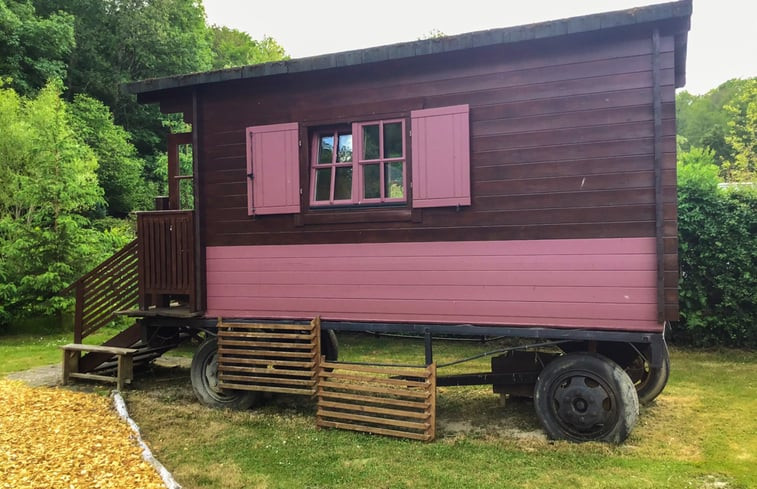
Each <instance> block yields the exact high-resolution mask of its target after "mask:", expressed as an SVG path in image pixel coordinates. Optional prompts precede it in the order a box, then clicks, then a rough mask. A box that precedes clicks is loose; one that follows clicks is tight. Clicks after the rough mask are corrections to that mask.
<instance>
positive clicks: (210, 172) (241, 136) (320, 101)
mask: <svg viewBox="0 0 757 489" xmlns="http://www.w3.org/2000/svg"><path fill="white" fill-rule="evenodd" d="M660 67H661V73H660V74H661V85H662V86H661V88H662V90H661V95H662V117H663V124H662V130H663V133H662V143H663V184H664V196H665V197H664V203H665V204H664V217H665V222H664V236H665V252H666V255H665V289H666V290H665V302H666V318H667V319H675V318H677V304H678V297H677V282H678V272H677V256H676V253H677V238H676V236H677V229H676V191H675V182H676V174H675V162H676V161H675V160H676V157H675V134H676V129H675V108H674V102H675V87H674V43H673V37H672V36H665V35H663V37H662V39H661V54H660ZM652 86H653V79H652V39H651V33H650V32H649V31H647V32H637V33H625V34H618V35H617V36H616V37H615V38H613V37H608V35H607V34H605V35H604V37H602V38H592V37H590V36H583V37H576V38H572V39H571V38H569V37H564V38H557V39H553V40H551V41H544V42H530V43H521V44H518V45H509V46H506V47H497V48H480V49H476V50H468V51H459V52H456V53H447V54H442V55H431V56H425V57H419V58H415V59H411V60H404V61H393V62H385V63H376V64H372V65H365V66H358V67H349V68H342V69H333V70H323V71H318V72H312V73H303V74H297V75H287V76H275V77H267V78H259V79H250V80H244V81H238V82H227V83H223V84H217V85H211V86H206V87H200V88H199V89H198V92H197V97H198V98H197V100H198V112H197V117H198V120H197V125H196V127H197V128H198V130H199V135H198V137H199V175H198V177H199V178H198V182H199V185H200V187H199V194H200V197H201V201H200V203H199V205H198V210H199V212H200V218H201V222H202V230H203V235H202V240H203V241H204V244H205V245H207V246H225V245H257V244H261V245H262V244H269V245H270V244H299V243H351V242H392V241H432V240H444V241H454V240H523V239H555V238H604V237H639V236H654V235H655V205H654V198H655V188H654V147H653V143H654V124H653V89H652ZM456 104H469V105H470V107H471V138H472V141H471V150H472V155H471V177H472V179H471V180H472V189H471V191H472V205H471V206H470V207H466V208H461V209H454V208H439V209H424V210H422V211H419V210H413V211H411V210H410V209H409V208H408V207H407V206H405V207H401V208H381V209H379V208H376V209H370V210H365V209H363V210H360V209H348V210H334V209H331V210H317V211H316V210H313V211H310V210H308V205H307V197H308V195H307V194H308V189H309V184H308V183H309V182H308V179H309V172H308V169H307V162H308V160H309V158H308V156H309V155H308V148H309V144H307V137H308V130H309V129H308V128H310V127H315V126H318V125H323V124H332V123H338V122H351V121H355V120H358V121H359V120H372V119H378V118H384V117H395V116H403V117H409V114H410V111H411V110H413V109H418V108H431V107H440V106H446V105H456ZM283 122H299V123H300V126H301V138H302V139H303V144H302V149H301V155H300V158H301V163H302V171H301V180H302V181H301V187H302V188H303V194H304V195H303V200H302V202H303V212H302V213H301V214H300V215H296V216H293V215H281V216H258V217H256V218H252V217H249V216H248V215H247V207H246V202H247V200H246V199H247V197H246V167H245V165H246V162H245V158H246V149H245V128H246V127H248V126H253V125H261V124H273V123H283ZM408 125H409V124H408ZM409 144H412V139H410V142H409ZM409 153H410V151H409V149H408V156H409ZM408 169H409V161H408Z"/></svg>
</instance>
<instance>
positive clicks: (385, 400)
mask: <svg viewBox="0 0 757 489" xmlns="http://www.w3.org/2000/svg"><path fill="white" fill-rule="evenodd" d="M318 396H320V397H321V398H322V399H336V400H348V401H357V402H361V403H364V405H365V403H373V404H379V405H389V406H398V407H406V408H411V409H423V410H428V409H429V408H430V407H431V406H432V403H431V402H430V401H429V400H424V401H408V400H405V399H394V398H390V397H376V396H363V395H360V394H350V393H347V392H337V391H328V390H325V389H324V388H323V386H322V385H321V384H320V383H319V384H318ZM429 399H430V398H429Z"/></svg>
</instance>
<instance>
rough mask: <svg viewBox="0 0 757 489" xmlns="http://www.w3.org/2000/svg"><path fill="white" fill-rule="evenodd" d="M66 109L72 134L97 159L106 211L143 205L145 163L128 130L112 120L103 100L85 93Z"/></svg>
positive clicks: (122, 211)
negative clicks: (73, 133) (139, 155)
mask: <svg viewBox="0 0 757 489" xmlns="http://www.w3.org/2000/svg"><path fill="white" fill-rule="evenodd" d="M69 111H70V119H71V125H72V127H73V129H74V132H75V134H76V135H77V137H78V138H79V139H80V140H81V142H82V143H84V144H86V145H87V146H89V147H90V148H91V149H92V150H93V151H94V153H95V156H96V158H97V162H98V166H97V178H98V181H99V182H100V185H101V186H102V188H103V190H104V192H105V202H106V204H107V211H108V214H109V215H111V216H117V217H125V216H126V215H127V214H128V213H129V212H130V211H131V210H132V209H135V208H139V207H140V206H144V203H145V201H146V200H147V198H146V196H145V195H144V192H143V189H144V185H142V183H143V176H142V172H143V170H144V162H143V161H142V160H141V159H139V158H138V157H137V151H136V149H135V148H134V146H133V145H132V144H131V142H130V135H129V133H128V132H126V130H124V128H123V127H121V126H118V125H116V124H115V123H114V122H113V116H112V115H111V113H110V110H108V108H107V107H106V106H105V105H103V103H102V102H100V101H99V100H96V99H93V98H92V97H89V96H87V95H84V94H78V95H76V96H75V97H74V101H73V103H72V104H70V106H69Z"/></svg>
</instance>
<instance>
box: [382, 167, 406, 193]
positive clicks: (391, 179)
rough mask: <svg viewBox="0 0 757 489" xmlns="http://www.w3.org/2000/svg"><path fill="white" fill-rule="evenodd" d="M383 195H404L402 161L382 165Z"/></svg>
mask: <svg viewBox="0 0 757 489" xmlns="http://www.w3.org/2000/svg"><path fill="white" fill-rule="evenodd" d="M384 171H385V172H386V173H385V174H384V196H385V197H386V198H389V199H401V198H403V197H404V196H405V183H404V181H403V178H402V162H399V161H397V162H394V163H386V164H385V165H384Z"/></svg>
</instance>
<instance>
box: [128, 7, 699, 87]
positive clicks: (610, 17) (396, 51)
mask: <svg viewBox="0 0 757 489" xmlns="http://www.w3.org/2000/svg"><path fill="white" fill-rule="evenodd" d="M691 11H692V0H679V1H676V2H669V3H661V4H656V5H649V6H645V7H637V8H632V9H627V10H619V11H614V12H605V13H599V14H592V15H583V16H579V17H571V18H567V19H561V20H553V21H547V22H539V23H535V24H528V25H522V26H515V27H505V28H500V29H490V30H484V31H477V32H470V33H465V34H459V35H455V36H445V37H442V38H435V39H426V40H420V41H411V42H402V43H398V44H391V45H386V46H379V47H372V48H367V49H359V50H353V51H344V52H341V53H334V54H324V55H319V56H310V57H307V58H300V59H292V60H288V61H277V62H272V63H264V64H257V65H249V66H243V67H237V68H229V69H223V70H215V71H208V72H203V73H192V74H186V75H178V76H169V77H163V78H152V79H148V80H143V81H137V82H132V83H127V84H125V85H124V86H123V89H124V91H125V92H126V93H131V94H142V95H145V94H148V93H151V92H158V91H163V90H169V89H175V88H181V87H192V86H196V85H204V84H210V83H219V82H225V81H230V80H240V79H248V78H259V77H266V76H271V75H282V74H293V73H302V72H309V71H315V70H325V69H333V68H341V67H347V66H356V65H363V64H368V63H376V62H382V61H390V60H395V59H403V58H410V57H414V56H424V55H430V54H439V53H448V52H454V51H460V50H465V49H471V48H478V47H485V46H495V45H503V44H511V43H517V42H524V41H532V40H537V39H548V38H553V37H558V36H565V35H571V34H580V33H591V32H600V31H607V30H616V29H619V28H628V27H633V26H639V25H642V24H650V23H661V22H665V21H678V22H676V27H677V28H678V29H679V31H680V32H679V35H678V36H677V39H676V51H677V55H676V86H683V84H684V73H685V59H686V51H685V49H686V32H687V31H688V29H689V18H690V16H691Z"/></svg>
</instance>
